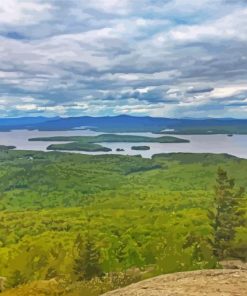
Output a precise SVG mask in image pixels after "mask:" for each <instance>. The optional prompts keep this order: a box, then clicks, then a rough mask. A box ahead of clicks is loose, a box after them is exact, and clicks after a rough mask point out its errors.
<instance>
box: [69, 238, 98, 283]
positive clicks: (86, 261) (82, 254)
mask: <svg viewBox="0 0 247 296" xmlns="http://www.w3.org/2000/svg"><path fill="white" fill-rule="evenodd" d="M77 243H78V239H77ZM78 246H79V249H78V256H77V258H76V259H75V260H74V273H75V275H76V277H77V280H79V281H82V280H90V279H92V278H94V277H100V276H102V275H103V271H102V268H101V266H100V253H99V251H98V250H97V248H96V246H95V243H94V241H93V240H92V239H90V238H89V237H88V238H87V240H86V243H85V245H84V246H82V243H79V244H78Z"/></svg>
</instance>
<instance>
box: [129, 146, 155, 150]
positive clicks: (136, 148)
mask: <svg viewBox="0 0 247 296" xmlns="http://www.w3.org/2000/svg"><path fill="white" fill-rule="evenodd" d="M131 149H132V150H150V147H149V146H132V147H131Z"/></svg>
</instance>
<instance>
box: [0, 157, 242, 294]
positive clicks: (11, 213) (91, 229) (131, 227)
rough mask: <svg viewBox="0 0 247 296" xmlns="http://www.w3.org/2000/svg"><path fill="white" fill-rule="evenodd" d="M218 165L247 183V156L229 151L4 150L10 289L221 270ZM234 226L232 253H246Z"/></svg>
mask: <svg viewBox="0 0 247 296" xmlns="http://www.w3.org/2000/svg"><path fill="white" fill-rule="evenodd" d="M219 165H220V166H221V167H224V169H225V170H227V171H230V172H231V174H232V175H233V176H234V177H235V178H236V186H244V187H246V186H247V178H246V171H247V161H246V160H241V159H238V158H235V157H230V156H227V155H209V154H201V155H194V154H169V155H157V156H155V157H153V159H143V158H141V157H137V156H136V157H129V156H120V155H119V156H117V155H104V156H88V155H79V154H67V153H58V152H48V153H44V152H32V151H29V152H27V151H9V152H8V153H6V152H5V151H0V208H1V211H0V275H1V276H6V277H7V279H8V284H9V285H10V286H15V285H18V284H21V283H25V282H26V281H28V282H31V281H39V280H46V281H47V280H48V281H49V280H50V279H53V278H59V279H63V280H64V281H66V283H68V286H73V287H74V288H73V289H75V290H78V291H80V292H78V295H80V294H79V293H81V294H82V293H83V292H81V291H83V289H86V290H88V289H89V290H90V289H91V290H92V291H94V292H92V293H93V294H92V295H94V296H95V295H99V294H100V293H102V291H103V292H104V291H106V290H110V289H113V288H117V287H118V286H121V285H125V284H126V283H130V282H132V281H135V280H137V279H141V278H146V277H148V276H153V275H157V274H161V273H168V272H175V271H185V270H193V269H201V268H213V267H215V265H216V259H217V258H216V257H215V256H214V253H213V248H212V245H211V241H212V240H213V233H212V227H211V224H212V220H210V219H209V217H208V210H209V209H213V208H214V204H215V201H214V196H215V194H214V185H215V176H216V172H217V168H218V166H219ZM234 192H236V191H235V190H234ZM244 197H245V195H244V196H243V200H242V205H241V209H239V210H241V211H244V210H245V209H246V207H247V202H246V199H245V198H244ZM245 217H246V216H245ZM238 225H240V224H238ZM242 225H243V224H242ZM235 226H237V225H234V228H235V230H234V231H235V235H234V238H233V239H232V240H230V241H229V244H230V249H231V254H232V256H235V257H239V254H244V255H243V256H246V245H247V232H246V227H245V226H238V227H235ZM89 234H90V235H89ZM244 250H245V251H244ZM245 258H246V257H245ZM102 274H104V276H103V277H100V278H97V279H95V278H94V277H95V276H99V275H102ZM88 279H90V280H88ZM78 280H80V282H78ZM91 290H90V291H91ZM95 291H96V292H95Z"/></svg>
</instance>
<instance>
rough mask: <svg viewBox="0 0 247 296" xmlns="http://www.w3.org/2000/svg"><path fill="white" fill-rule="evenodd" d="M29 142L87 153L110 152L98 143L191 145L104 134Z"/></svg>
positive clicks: (172, 139)
mask: <svg viewBox="0 0 247 296" xmlns="http://www.w3.org/2000/svg"><path fill="white" fill-rule="evenodd" d="M29 141H54V142H60V141H61V142H69V143H63V144H52V145H49V146H48V147H47V149H48V150H64V151H66V150H68V151H87V152H98V151H102V152H108V151H111V149H110V148H107V147H103V146H102V145H99V144H97V143H189V140H185V139H181V138H177V137H173V136H162V137H146V136H134V135H116V134H102V135H98V136H72V137H41V138H31V139H29Z"/></svg>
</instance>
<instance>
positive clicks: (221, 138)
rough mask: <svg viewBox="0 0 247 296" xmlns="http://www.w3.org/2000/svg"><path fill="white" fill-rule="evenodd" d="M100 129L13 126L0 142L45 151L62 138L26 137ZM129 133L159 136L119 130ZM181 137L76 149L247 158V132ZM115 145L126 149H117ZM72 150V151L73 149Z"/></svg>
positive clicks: (88, 133) (85, 133)
mask: <svg viewBox="0 0 247 296" xmlns="http://www.w3.org/2000/svg"><path fill="white" fill-rule="evenodd" d="M99 134H101V133H98V132H94V131H90V130H71V131H37V130H33V131H29V130H13V131H10V132H0V145H13V146H16V149H19V150H38V151H47V149H46V148H47V147H48V146H49V145H50V144H54V143H62V142H29V141H28V139H30V138H35V137H53V136H95V135H99ZM122 134H128V135H130V134H131V135H145V136H149V137H159V136H161V135H157V134H152V133H122ZM176 137H180V138H183V139H188V140H190V143H173V144H172V143H171V144H169V143H100V144H101V145H102V146H104V147H109V148H111V149H112V152H105V153H104V152H95V153H92V152H78V151H74V153H82V154H93V155H97V154H123V155H137V154H139V155H142V156H143V157H146V158H150V157H152V155H154V154H158V153H171V152H191V153H203V152H206V153H228V154H231V155H235V156H237V157H241V158H246V159H247V135H233V137H228V136H227V135H176ZM137 145H138V146H142V145H148V146H149V147H150V150H148V151H133V150H131V146H137ZM117 148H121V149H124V150H125V151H121V152H116V149H117ZM72 152H73V151H72Z"/></svg>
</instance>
